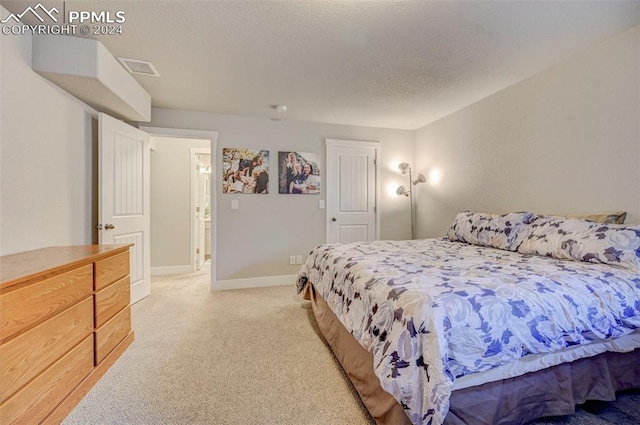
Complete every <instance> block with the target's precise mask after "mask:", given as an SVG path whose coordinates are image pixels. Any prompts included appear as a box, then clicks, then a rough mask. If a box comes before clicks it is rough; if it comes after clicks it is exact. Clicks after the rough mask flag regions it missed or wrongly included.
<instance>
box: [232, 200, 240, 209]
mask: <svg viewBox="0 0 640 425" xmlns="http://www.w3.org/2000/svg"><path fill="white" fill-rule="evenodd" d="M231 209H232V210H237V209H238V200H237V199H232V200H231Z"/></svg>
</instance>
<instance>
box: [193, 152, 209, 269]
mask: <svg viewBox="0 0 640 425" xmlns="http://www.w3.org/2000/svg"><path fill="white" fill-rule="evenodd" d="M211 172H212V165H211V151H210V150H209V149H208V148H207V149H203V148H191V211H192V214H191V220H192V222H191V229H192V231H193V239H192V240H193V242H194V244H193V245H192V247H191V249H192V250H193V252H192V255H191V257H192V258H193V259H194V261H193V263H192V268H193V271H198V270H200V269H201V268H202V266H203V265H204V264H205V262H206V261H210V260H211Z"/></svg>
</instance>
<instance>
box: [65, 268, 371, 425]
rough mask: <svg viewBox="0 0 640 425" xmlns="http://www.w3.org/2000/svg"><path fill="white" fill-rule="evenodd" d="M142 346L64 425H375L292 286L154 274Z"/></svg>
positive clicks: (138, 307)
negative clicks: (230, 284) (241, 285)
mask: <svg viewBox="0 0 640 425" xmlns="http://www.w3.org/2000/svg"><path fill="white" fill-rule="evenodd" d="M132 315H133V319H132V320H133V328H134V331H135V334H136V335H135V338H136V339H135V342H134V343H133V344H132V345H131V347H129V349H128V350H127V351H126V352H125V353H124V354H123V355H122V357H121V358H120V359H119V360H118V361H117V362H116V364H115V365H114V366H113V367H112V368H111V369H110V370H109V371H108V372H107V374H106V375H105V376H104V377H103V378H102V379H101V380H100V381H99V382H98V383H97V384H96V386H95V387H94V388H93V389H92V390H91V391H90V392H89V394H87V396H86V397H85V398H84V399H83V400H82V401H81V402H80V404H78V406H77V407H76V409H75V410H74V411H73V412H72V413H71V414H70V415H69V416H68V417H67V419H66V420H65V422H64V424H65V425H72V424H82V425H88V424H91V425H97V424H114V425H115V424H118V425H125V424H128V425H137V424H175V425H177V424H296V425H300V424H322V425H326V424H350V425H359V424H371V423H373V422H372V420H371V418H370V416H369V415H368V413H367V412H366V410H365V408H364V407H363V405H362V404H361V402H360V400H359V398H358V396H357V393H355V390H354V389H353V387H352V386H351V384H350V382H349V380H348V378H347V377H346V375H344V373H343V371H342V369H341V367H340V365H339V363H337V361H336V360H335V358H334V357H333V355H332V354H331V352H330V350H329V348H328V347H327V346H325V344H324V342H323V340H321V338H319V337H318V335H317V333H316V332H318V331H317V329H315V328H314V326H315V322H314V321H313V319H312V317H313V316H312V313H311V309H310V305H309V304H308V302H306V301H303V300H302V299H301V297H300V296H298V295H297V294H296V293H295V288H294V286H293V285H291V286H290V287H289V286H286V287H271V288H259V289H245V290H237V291H219V292H212V291H210V290H209V277H208V271H207V270H205V269H203V271H201V272H199V273H196V274H194V275H184V276H178V277H175V276H171V277H157V278H154V279H153V280H152V292H151V295H150V296H149V297H147V298H146V299H144V300H142V301H140V302H139V303H137V304H135V305H134V306H133V307H132Z"/></svg>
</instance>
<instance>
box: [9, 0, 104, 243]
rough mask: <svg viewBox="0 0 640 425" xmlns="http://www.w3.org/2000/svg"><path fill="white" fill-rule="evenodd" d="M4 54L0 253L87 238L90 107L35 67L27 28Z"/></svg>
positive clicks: (90, 181)
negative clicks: (38, 72)
mask: <svg viewBox="0 0 640 425" xmlns="http://www.w3.org/2000/svg"><path fill="white" fill-rule="evenodd" d="M6 13H7V12H6V10H4V9H2V16H6ZM0 56H1V58H2V59H1V65H0V70H1V71H0V76H1V78H0V81H1V87H0V103H1V106H0V110H1V111H2V113H1V114H0V255H7V254H12V253H16V252H21V251H26V250H31V249H37V248H42V247H46V246H52V245H79V244H90V243H92V242H93V241H92V237H93V234H94V230H93V226H94V224H95V223H94V220H93V216H94V209H93V207H92V205H93V204H94V200H93V198H92V187H93V184H94V183H95V178H94V167H93V165H92V164H93V163H94V158H93V155H94V148H93V140H95V139H94V137H93V135H92V129H93V127H92V125H93V124H92V118H91V113H92V111H93V110H92V109H91V108H89V107H88V106H86V105H85V104H83V103H81V102H80V101H78V100H77V99H75V98H73V97H72V96H71V95H69V94H67V93H66V92H64V91H63V90H61V89H60V88H58V87H57V86H55V85H53V84H52V83H50V82H49V81H47V80H45V79H44V78H42V77H41V76H39V75H38V74H36V73H34V72H33V71H32V70H31V36H30V35H25V36H17V35H2V36H1V37H0Z"/></svg>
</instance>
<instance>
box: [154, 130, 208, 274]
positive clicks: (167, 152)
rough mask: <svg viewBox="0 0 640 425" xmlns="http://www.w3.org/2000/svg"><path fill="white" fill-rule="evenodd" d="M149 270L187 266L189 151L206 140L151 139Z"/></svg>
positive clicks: (200, 145)
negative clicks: (153, 147)
mask: <svg viewBox="0 0 640 425" xmlns="http://www.w3.org/2000/svg"><path fill="white" fill-rule="evenodd" d="M152 140H153V141H154V142H155V150H153V151H151V267H175V266H187V267H189V266H190V265H191V257H190V255H191V245H190V241H191V153H190V149H191V148H210V147H211V143H210V142H209V141H208V140H196V139H178V138H171V137H153V138H152Z"/></svg>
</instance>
